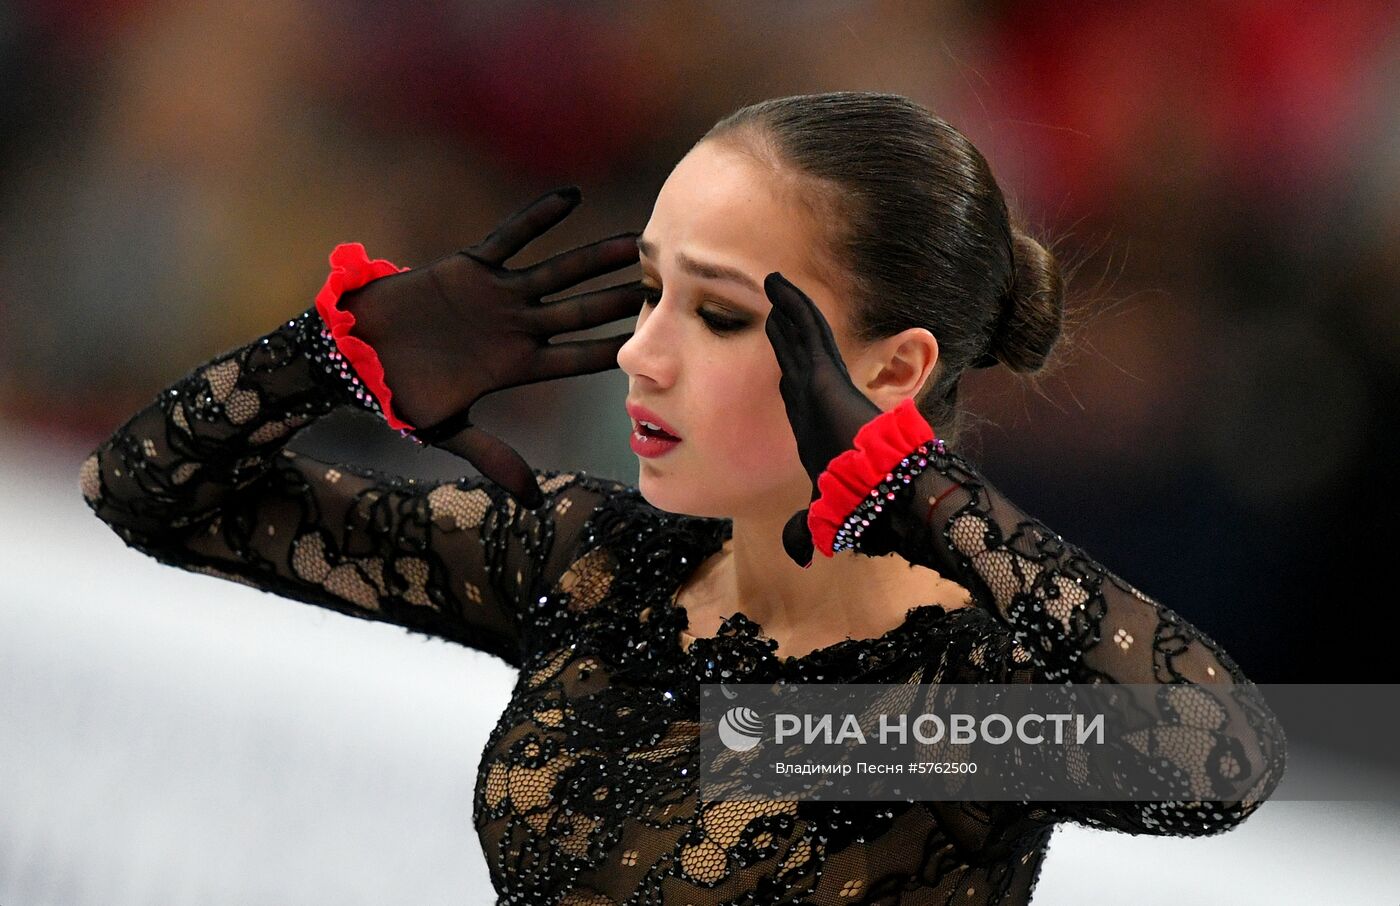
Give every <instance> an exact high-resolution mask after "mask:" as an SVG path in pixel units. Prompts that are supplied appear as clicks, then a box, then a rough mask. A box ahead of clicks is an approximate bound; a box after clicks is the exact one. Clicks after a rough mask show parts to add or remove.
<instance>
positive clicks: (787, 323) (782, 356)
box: [763, 304, 806, 374]
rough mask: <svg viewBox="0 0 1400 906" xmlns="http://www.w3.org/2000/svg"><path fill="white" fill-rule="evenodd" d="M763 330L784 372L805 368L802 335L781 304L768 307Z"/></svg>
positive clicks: (791, 372)
mask: <svg viewBox="0 0 1400 906" xmlns="http://www.w3.org/2000/svg"><path fill="white" fill-rule="evenodd" d="M763 330H764V333H766V334H768V342H769V343H771V344H772V346H773V353H774V355H776V356H777V358H778V367H779V368H781V369H782V370H783V373H784V374H797V373H798V371H799V370H803V371H805V370H806V369H805V367H804V363H805V362H806V357H805V356H803V352H804V351H805V350H806V346H805V345H804V344H803V340H802V335H801V333H800V332H799V331H798V329H797V326H796V325H795V324H793V323H792V320H791V319H790V318H789V317H788V316H787V313H786V312H785V310H784V309H783V308H782V307H781V306H779V305H777V304H775V305H774V306H773V307H772V308H771V309H769V311H768V318H767V319H766V320H765V321H764V323H763Z"/></svg>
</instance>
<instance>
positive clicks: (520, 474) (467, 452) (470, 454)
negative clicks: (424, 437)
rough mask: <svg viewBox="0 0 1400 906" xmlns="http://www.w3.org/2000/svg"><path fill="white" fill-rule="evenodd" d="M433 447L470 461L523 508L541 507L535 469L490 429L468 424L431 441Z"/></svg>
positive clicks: (541, 501) (542, 501) (541, 499)
mask: <svg viewBox="0 0 1400 906" xmlns="http://www.w3.org/2000/svg"><path fill="white" fill-rule="evenodd" d="M433 446H435V447H440V448H441V449H443V450H446V451H448V452H449V453H453V454H456V455H457V456H460V457H462V458H463V459H465V460H466V461H467V462H470V463H471V464H472V465H474V466H476V468H477V471H479V472H481V474H482V475H483V476H484V477H485V478H487V479H489V480H491V481H493V482H495V483H496V484H498V485H500V486H501V487H503V488H505V489H506V491H507V492H509V493H510V495H511V496H512V497H514V498H515V499H516V501H518V502H519V503H520V504H521V505H523V506H525V507H526V508H528V509H531V510H536V509H539V508H540V507H542V506H544V494H542V493H541V492H540V483H539V480H538V479H536V477H535V471H534V470H533V469H531V468H530V465H529V463H527V462H525V459H524V457H522V456H521V455H520V454H519V453H517V452H515V450H514V448H512V447H511V446H510V445H509V444H507V443H506V442H505V441H503V440H501V439H500V438H499V437H497V436H496V435H494V434H492V433H490V432H489V431H483V430H482V429H481V428H478V427H476V426H475V425H468V426H467V427H466V428H463V429H462V430H461V431H459V432H457V433H456V434H454V435H452V436H451V437H449V438H446V439H443V440H436V441H434V442H433Z"/></svg>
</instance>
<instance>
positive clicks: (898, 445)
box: [807, 398, 934, 557]
mask: <svg viewBox="0 0 1400 906" xmlns="http://www.w3.org/2000/svg"><path fill="white" fill-rule="evenodd" d="M931 440H934V434H933V427H932V426H930V425H929V423H928V420H927V419H925V418H924V417H923V416H922V415H920V414H919V410H918V408H917V407H916V406H915V405H914V400H913V399H911V398H906V399H903V400H901V401H900V403H899V405H897V406H895V407H894V408H893V409H891V410H889V411H888V412H881V413H880V414H879V415H877V416H875V417H874V418H872V419H871V420H870V421H868V422H866V423H865V424H864V425H862V426H861V428H860V430H859V431H857V432H856V436H855V442H854V449H851V450H846V451H845V452H844V453H841V454H840V455H839V456H837V457H836V458H835V459H833V460H832V461H831V462H830V463H829V464H828V465H827V467H826V470H825V471H824V472H822V474H821V475H820V476H818V477H817V490H818V491H820V492H821V496H820V497H818V498H817V499H816V500H814V501H812V504H811V506H809V507H808V509H807V528H808V530H810V531H811V533H812V545H813V547H815V548H816V549H817V550H819V551H821V552H822V554H823V555H824V556H827V557H832V556H835V554H834V553H833V552H832V546H833V545H834V543H835V541H836V532H837V530H838V529H840V528H841V525H842V523H844V522H845V521H846V517H848V516H850V515H851V513H852V512H854V511H855V508H856V507H857V506H859V505H860V504H861V502H862V501H864V500H865V498H866V497H867V496H869V494H870V492H871V491H872V490H874V489H875V487H876V486H878V485H879V484H880V482H881V481H884V480H885V478H886V477H887V476H888V475H889V474H890V472H891V471H892V470H893V469H894V467H895V466H897V465H899V463H900V461H901V460H903V459H904V458H905V457H906V456H908V455H909V454H910V453H911V452H913V451H914V450H916V449H917V448H919V447H920V446H922V445H923V444H925V443H928V442H929V441H931Z"/></svg>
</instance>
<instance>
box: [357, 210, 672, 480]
mask: <svg viewBox="0 0 1400 906" xmlns="http://www.w3.org/2000/svg"><path fill="white" fill-rule="evenodd" d="M581 201H582V193H581V192H580V191H579V190H578V188H577V187H573V186H569V187H565V188H561V189H556V190H554V191H552V192H549V193H547V194H545V195H543V196H541V197H540V198H538V199H536V200H535V201H533V202H531V203H530V204H528V205H526V206H525V207H524V208H522V209H521V210H519V211H517V212H516V213H515V214H512V215H511V216H510V217H508V218H506V219H505V220H504V221H503V222H502V223H501V224H500V225H499V226H498V227H497V228H496V229H495V230H494V231H493V232H492V233H491V234H490V235H489V236H487V237H486V238H485V239H483V240H482V241H481V242H479V243H477V244H476V245H473V246H471V247H469V248H465V249H462V250H461V251H459V252H454V253H453V254H451V255H447V256H445V257H443V258H439V259H438V260H436V261H434V262H432V263H431V264H428V265H426V266H423V267H420V268H413V269H410V270H405V271H402V272H400V273H396V274H389V275H387V276H384V277H380V278H379V279H376V280H373V281H371V282H370V283H367V284H366V285H364V286H363V287H361V288H360V289H357V290H354V291H353V292H349V293H346V294H345V295H344V296H343V297H342V298H341V300H340V308H341V309H342V310H344V311H348V312H350V313H351V314H353V315H354V317H355V323H354V326H353V329H352V332H353V335H354V336H355V337H357V338H359V339H361V340H363V341H364V342H366V343H368V344H369V345H370V346H371V347H373V349H374V351H375V352H376V353H377V354H378V356H379V360H380V362H381V364H382V365H383V367H384V380H385V383H387V385H388V387H389V388H390V390H391V392H392V394H393V396H392V408H393V411H394V413H395V414H396V415H397V416H398V417H399V418H401V419H403V420H405V421H407V422H408V423H409V424H411V425H413V426H414V430H413V434H414V435H415V436H416V437H417V438H418V439H420V440H422V441H423V442H424V443H429V444H432V445H434V446H437V447H440V448H442V449H445V450H448V451H450V452H452V453H454V454H456V455H458V456H461V457H462V458H464V459H466V460H467V461H468V462H470V463H471V464H472V465H473V466H475V467H476V468H477V469H478V470H479V471H480V472H481V474H482V475H484V476H486V477H487V478H489V479H491V480H492V481H494V482H495V483H496V484H499V485H500V486H502V487H503V488H505V489H506V490H507V491H509V492H510V493H511V494H512V495H513V496H514V497H515V498H516V499H517V500H519V501H521V502H522V503H524V504H525V505H526V506H529V507H531V508H534V507H537V506H539V505H541V504H542V503H543V497H542V495H541V494H540V491H539V486H538V483H537V482H536V479H535V476H534V472H533V470H532V469H531V468H530V466H529V465H528V464H527V463H526V462H525V460H524V459H523V458H522V457H521V455H520V454H519V453H517V452H516V451H515V450H514V449H513V448H512V447H510V446H509V445H508V444H506V443H505V442H504V441H502V440H501V439H500V438H498V437H496V436H495V435H493V434H491V433H490V432H488V431H485V430H483V429H481V428H479V427H477V426H475V425H473V424H472V423H471V421H470V418H469V412H470V409H471V407H472V406H473V405H474V404H475V403H476V401H477V400H479V399H480V398H481V397H483V396H486V395H487V394H489V393H494V392H496V391H498V390H504V389H506V388H508V387H516V386H520V385H522V384H531V383H538V382H541V381H549V380H554V379H557V378H566V377H573V376H575V375H583V374H594V373H597V372H601V371H607V370H609V369H611V368H616V367H617V352H618V349H619V348H621V346H622V345H623V344H624V343H626V342H627V340H628V339H630V338H631V336H632V334H631V333H630V332H629V333H626V334H622V335H619V336H613V337H606V338H603V339H591V340H575V341H571V342H567V343H558V344H551V343H550V339H551V338H552V337H553V336H554V335H556V334H561V333H570V332H573V331H579V330H587V329H590V328H594V327H599V326H601V325H603V324H607V323H609V322H612V321H616V320H618V319H621V318H629V317H633V316H635V315H637V314H638V312H639V311H640V310H641V306H642V303H643V301H644V299H645V294H644V291H643V290H642V289H641V287H640V285H639V284H638V283H637V282H635V281H634V282H632V283H626V284H621V285H617V286H611V287H608V288H606V289H600V290H595V291H592V292H586V293H580V294H577V295H573V296H569V297H568V298H565V299H560V300H557V301H553V302H542V301H541V297H543V296H548V295H553V294H556V293H560V292H564V291H566V290H568V289H570V288H571V287H574V286H576V285H578V284H580V283H583V282H585V281H587V280H590V279H593V278H595V277H599V276H602V275H603V274H607V273H610V272H612V271H616V270H619V269H621V268H625V267H627V266H629V265H631V264H634V263H636V261H637V258H638V254H637V241H636V240H637V234H636V233H635V232H629V233H622V234H619V235H616V236H612V237H609V238H606V239H601V240H598V241H597V242H593V243H590V244H588V245H584V246H581V247H579V248H576V249H573V250H571V251H567V252H562V253H560V254H558V255H555V256H554V257H552V258H549V259H547V260H545V261H542V262H539V263H538V264H534V265H531V266H529V267H525V268H520V269H508V268H506V267H505V262H506V261H507V259H509V258H511V257H512V256H514V255H516V254H518V253H519V252H520V251H521V250H522V249H523V248H524V247H525V246H526V245H528V244H529V243H530V242H532V241H534V240H535V239H537V238H539V237H540V236H542V235H544V234H545V233H546V232H548V231H549V230H550V229H551V228H553V227H554V226H555V225H557V224H558V223H559V222H561V221H562V220H563V219H564V218H565V217H567V216H568V215H569V213H570V212H571V211H573V209H574V208H575V207H577V206H578V205H579V203H580V202H581Z"/></svg>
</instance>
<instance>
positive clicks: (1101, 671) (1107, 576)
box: [860, 450, 1285, 836]
mask: <svg viewBox="0 0 1400 906" xmlns="http://www.w3.org/2000/svg"><path fill="white" fill-rule="evenodd" d="M886 514H887V515H888V516H889V519H888V520H886V521H885V522H884V523H883V525H880V531H878V532H875V533H868V534H867V538H866V539H865V540H864V541H863V542H862V546H861V547H860V550H861V551H862V552H863V553H872V554H879V553H886V554H887V553H890V552H891V551H893V552H897V553H899V554H900V555H901V556H903V557H904V558H905V559H906V560H908V561H910V562H911V563H914V564H917V565H920V566H925V567H928V568H930V569H934V570H937V571H939V572H940V573H941V574H942V575H944V576H946V577H948V578H951V579H953V580H954V581H957V582H958V583H959V584H961V585H963V586H965V587H966V588H968V589H969V590H970V591H971V592H972V594H973V597H974V600H975V601H976V603H977V604H978V605H979V606H981V607H982V608H984V609H985V610H987V611H989V612H990V613H991V614H993V615H994V616H995V618H996V619H995V622H994V623H993V625H999V626H1000V627H1001V631H1000V637H999V638H989V639H988V641H987V644H986V645H984V646H983V647H982V648H981V649H980V650H979V652H978V657H979V658H981V659H985V666H984V668H982V669H979V670H978V671H976V673H977V675H976V677H975V681H992V682H997V681H1000V682H1034V683H1133V684H1173V685H1179V686H1190V685H1192V684H1227V685H1229V686H1230V687H1231V688H1230V689H1229V690H1228V694H1220V695H1212V696H1205V695H1201V696H1197V698H1200V699H1206V698H1209V699H1210V700H1211V701H1216V702H1221V703H1223V710H1213V711H1210V712H1209V713H1204V714H1199V715H1198V714H1193V713H1191V712H1190V711H1189V710H1183V711H1179V710H1176V709H1173V708H1171V707H1170V706H1169V705H1168V704H1166V700H1165V699H1163V698H1162V697H1160V696H1159V697H1158V701H1159V704H1158V705H1157V706H1156V710H1155V712H1154V713H1151V714H1148V715H1145V717H1144V718H1142V720H1143V724H1142V730H1143V737H1142V738H1143V739H1144V740H1146V742H1144V743H1143V744H1142V745H1143V750H1142V751H1141V752H1136V753H1132V752H1130V753H1127V755H1128V757H1134V758H1140V759H1141V760H1142V763H1143V764H1144V765H1145V764H1146V763H1148V762H1154V761H1155V762H1156V763H1157V764H1159V765H1163V766H1164V767H1166V768H1167V769H1168V772H1169V773H1171V774H1173V775H1175V776H1181V777H1186V778H1189V779H1190V782H1189V785H1188V786H1189V790H1188V795H1187V796H1185V797H1183V798H1182V799H1181V800H1172V801H1158V802H1147V801H1137V802H1134V801H1127V797H1126V793H1127V791H1126V790H1125V800H1124V801H1119V802H1097V803H1096V802H1082V803H1062V804H1056V805H1054V806H1053V807H1051V808H1049V809H1048V811H1047V810H1046V809H1041V810H1039V812H1038V813H1028V812H1027V811H1026V810H1024V809H1008V808H1007V807H1005V806H1003V805H998V806H996V807H994V808H992V809H989V811H990V812H992V813H997V814H1002V815H1003V816H1004V826H1003V828H1002V829H1003V830H1006V829H1009V828H1010V827H1011V826H1013V825H1018V826H1022V827H1023V828H1024V827H1025V826H1028V825H1027V822H1029V824H1030V825H1033V824H1034V823H1035V822H1036V821H1038V820H1057V819H1065V818H1067V819H1071V820H1075V821H1079V822H1081V823H1084V824H1088V825H1091V826H1095V827H1103V828H1109V829H1114V830H1121V831H1128V832H1132V833H1147V834H1178V835H1193V836H1199V835H1208V834H1213V833H1218V832H1220V831H1223V830H1227V829H1229V828H1230V827H1232V826H1234V825H1236V824H1238V823H1239V822H1241V821H1243V820H1244V819H1245V818H1246V817H1247V816H1249V815H1250V814H1251V813H1253V812H1254V811H1255V810H1256V809H1257V808H1258V806H1259V805H1260V803H1262V802H1263V801H1264V800H1265V799H1266V798H1267V797H1268V796H1269V794H1270V793H1271V792H1272V791H1273V789H1274V787H1275V786H1276V785H1277V783H1278V781H1279V779H1280V778H1281V776H1282V773H1283V768H1284V757H1285V756H1284V753H1285V740H1284V735H1283V731H1282V728H1281V727H1280V726H1279V724H1278V721H1277V719H1276V718H1275V717H1274V715H1273V714H1272V712H1271V711H1270V710H1269V708H1268V706H1267V705H1266V704H1265V703H1264V700H1263V697H1262V695H1261V694H1260V692H1259V690H1258V688H1257V687H1256V686H1255V685H1254V684H1253V683H1252V682H1250V680H1249V679H1248V678H1247V677H1245V675H1244V674H1243V673H1242V672H1241V671H1240V669H1239V667H1238V666H1237V665H1236V664H1235V663H1234V661H1233V660H1231V658H1230V657H1229V655H1227V654H1226V652H1225V651H1224V650H1222V649H1221V648H1220V646H1219V645H1217V644H1216V643H1215V642H1214V641H1212V640H1211V639H1210V638H1208V637H1207V636H1206V634H1205V633H1203V632H1201V631H1200V630H1199V629H1197V628H1195V627H1194V626H1192V625H1191V624H1190V623H1188V622H1187V621H1186V620H1184V619H1182V618H1181V617H1180V616H1179V615H1177V614H1176V613H1174V612H1173V611H1172V610H1171V609H1169V608H1168V607H1166V606H1164V605H1162V604H1160V603H1159V602H1157V601H1155V600H1153V599H1152V598H1151V597H1149V596H1148V595H1146V594H1144V593H1143V592H1141V591H1139V590H1138V589H1137V588H1135V587H1133V586H1132V585H1130V584H1129V583H1128V582H1125V581H1124V580H1123V579H1121V578H1119V577H1118V576H1116V575H1114V574H1113V573H1112V572H1110V571H1109V570H1108V569H1106V568H1105V567H1104V566H1102V565H1101V564H1099V563H1098V562H1096V561H1095V560H1094V559H1093V558H1092V557H1090V556H1089V555H1088V554H1087V553H1085V552H1084V551H1083V550H1081V549H1080V548H1079V547H1077V546H1075V545H1074V544H1072V543H1071V542H1069V541H1067V540H1066V539H1065V538H1063V537H1062V536H1060V535H1059V534H1057V533H1056V532H1054V531H1052V530H1051V529H1049V528H1048V527H1047V526H1045V524H1044V523H1042V522H1041V521H1040V520H1038V519H1036V518H1034V517H1032V516H1030V515H1028V514H1026V513H1024V512H1022V511H1021V510H1020V509H1019V508H1017V507H1016V506H1015V504H1013V503H1011V502H1010V501H1009V500H1007V499H1006V497H1005V496H1003V495H1002V494H1001V493H1000V492H998V491H997V490H996V489H995V488H994V487H992V485H991V484H990V483H988V481H987V480H986V479H985V478H984V477H983V476H982V475H981V474H980V473H979V472H978V471H977V470H976V469H975V468H974V467H973V466H972V464H971V463H969V462H968V461H967V460H965V459H964V458H963V457H961V456H960V455H958V454H957V453H955V452H948V451H946V450H945V451H943V452H935V453H933V455H932V456H931V457H930V459H929V464H928V467H927V468H926V469H925V470H924V471H923V472H921V473H920V474H919V475H917V476H916V477H915V478H914V479H913V481H912V482H911V483H910V484H909V485H908V486H907V487H904V488H903V489H902V490H900V491H899V492H898V493H897V494H896V498H895V500H894V501H893V503H892V504H891V505H890V506H889V507H888V508H887V510H886ZM872 524H875V523H872ZM960 681H974V680H960ZM1226 775H1228V777H1229V782H1228V786H1229V788H1231V789H1235V790H1244V791H1246V792H1245V793H1244V795H1241V796H1237V797H1231V799H1230V800H1229V801H1220V800H1219V799H1218V798H1217V794H1213V792H1212V791H1213V790H1215V789H1221V788H1223V787H1221V786H1216V785H1215V783H1214V780H1215V779H1216V778H1218V777H1225V776H1226ZM983 830H984V831H985V830H986V827H985V826H984V827H983Z"/></svg>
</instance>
